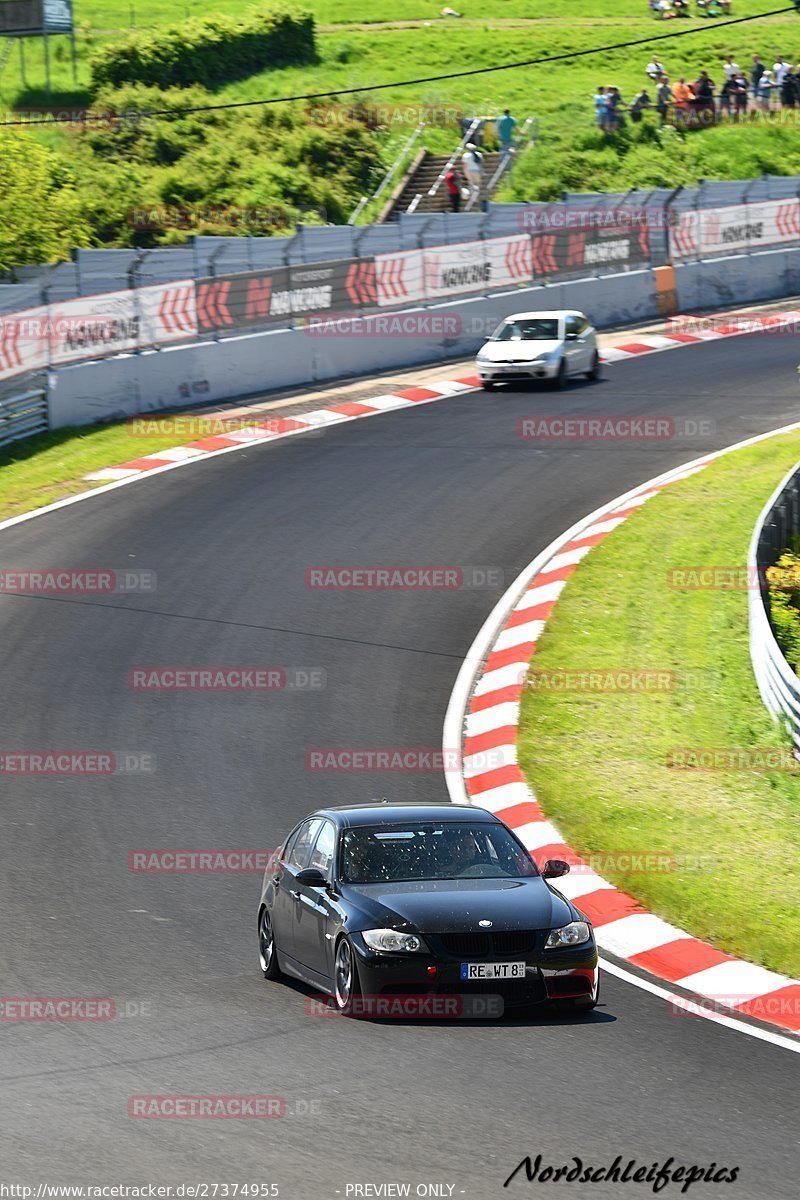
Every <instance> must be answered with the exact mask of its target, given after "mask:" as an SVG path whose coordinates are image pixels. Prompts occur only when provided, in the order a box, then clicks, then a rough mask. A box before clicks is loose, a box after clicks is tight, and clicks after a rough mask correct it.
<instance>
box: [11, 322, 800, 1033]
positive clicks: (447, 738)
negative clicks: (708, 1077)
mask: <svg viewBox="0 0 800 1200" xmlns="http://www.w3.org/2000/svg"><path fill="white" fill-rule="evenodd" d="M688 344H690V345H691V344H694V343H688ZM797 429H800V421H794V422H793V423H792V424H791V425H782V426H780V427H779V428H778V429H770V430H768V431H767V432H766V433H759V434H756V435H755V436H754V437H750V438H745V439H744V440H743V441H740V442H734V443H733V445H731V446H725V447H723V449H721V450H714V451H712V452H711V453H710V454H708V453H707V454H703V455H702V456H701V457H700V458H693V459H692V460H691V461H690V462H687V463H683V464H682V465H681V466H679V467H673V468H672V469H671V470H669V471H665V472H663V473H662V474H661V475H656V476H655V477H654V478H653V479H648V480H646V481H645V482H644V483H640V484H638V485H637V486H636V487H634V488H631V489H630V490H629V491H627V492H625V493H624V494H623V495H621V496H618V497H617V498H616V499H615V500H611V501H609V502H608V503H606V504H603V505H601V506H600V508H596V509H595V510H594V512H592V513H590V514H589V515H588V516H587V517H583V518H582V519H581V520H580V521H576V523H575V524H574V525H572V526H570V528H569V529H568V530H567V531H566V533H562V534H561V535H560V536H559V537H557V538H555V539H554V540H553V541H552V542H551V543H550V545H549V546H546V547H545V548H544V550H542V551H540V553H539V554H537V556H536V558H534V559H533V561H532V562H530V563H528V565H527V567H523V569H522V571H520V573H519V575H518V576H517V578H516V579H515V580H514V582H513V583H512V584H511V585H510V587H508V588H507V589H506V591H505V592H504V593H503V595H502V596H501V597H500V599H499V600H498V601H497V603H496V604H495V606H494V608H493V609H492V611H491V612H490V613H489V616H488V617H487V618H486V620H485V621H484V623H483V625H482V626H481V628H480V629H479V631H478V633H477V635H476V637H475V639H474V641H473V642H472V645H471V646H470V648H469V650H468V651H467V654H466V657H465V658H464V661H463V662H462V664H461V667H460V669H459V672H458V675H457V676H456V681H455V683H454V684H453V690H452V692H451V693H450V700H449V702H448V705H447V711H446V712H445V717H444V727H443V746H444V749H445V751H447V748H448V747H449V746H461V745H462V744H463V737H464V720H465V718H466V714H467V710H468V706H469V701H470V696H471V695H472V691H473V688H474V686H475V683H476V681H477V677H478V674H479V671H480V668H481V666H482V664H483V662H484V661H485V659H486V657H487V655H488V653H489V651H490V649H491V647H492V644H493V640H494V638H495V637H496V636H497V634H498V633H499V632H500V630H501V629H502V627H503V624H504V623H505V621H506V619H507V617H508V615H509V613H510V611H511V609H512V608H513V607H514V604H515V603H516V602H517V600H518V599H519V598H520V597H521V596H522V594H523V592H524V591H525V590H526V588H527V586H528V584H529V583H531V582H532V580H533V579H534V578H535V576H536V575H537V574H538V573H539V572H540V571H541V569H542V567H544V566H545V565H546V564H547V563H548V562H549V561H550V559H551V558H554V557H555V555H556V554H557V553H558V552H559V550H561V549H563V547H564V546H566V545H567V544H568V543H569V542H570V541H571V540H572V538H574V537H575V536H576V535H577V534H578V533H580V532H581V531H582V530H584V529H585V528H587V527H588V526H589V525H593V524H594V523H595V522H596V521H599V520H601V518H602V517H604V516H606V515H607V514H608V513H610V512H612V511H613V510H614V509H615V508H620V507H621V506H622V505H623V504H625V503H626V501H628V500H630V499H632V498H633V497H634V496H636V495H637V494H638V493H639V492H643V491H648V490H649V489H651V488H653V487H657V486H658V485H660V484H666V483H669V482H670V481H671V480H672V477H673V476H674V475H679V474H680V473H681V472H682V471H685V470H687V469H688V468H689V467H693V466H698V465H700V464H701V463H702V464H704V465H705V464H707V463H711V462H713V461H715V460H716V459H718V458H722V457H723V455H726V454H732V453H733V452H734V451H735V450H744V449H745V448H746V447H747V446H755V445H758V443H759V442H765V441H768V440H769V439H770V438H773V437H779V436H780V435H781V434H783V433H792V432H794V431H795V430H797ZM0 528H2V526H0ZM445 783H446V785H447V790H448V792H449V793H450V802H451V803H452V804H468V805H469V804H472V801H471V800H470V798H469V795H468V793H467V789H466V786H465V783H464V778H463V776H462V775H461V772H456V771H446V772H445ZM531 796H532V798H533V794H532V793H531ZM476 807H479V806H476ZM600 962H601V964H602V966H603V969H604V970H607V971H609V973H610V974H612V975H617V976H618V977H619V978H620V979H624V981H625V982H626V983H630V984H632V985H633V986H634V987H639V988H642V989H643V990H644V991H648V992H652V993H653V994H654V995H670V993H667V992H666V991H665V990H664V989H663V988H661V987H659V986H658V985H656V984H655V983H651V982H650V981H649V980H646V979H640V978H639V976H638V975H633V974H631V973H630V972H628V971H624V970H623V969H622V968H621V967H617V966H616V965H615V964H613V963H610V962H609V960H608V959H606V958H604V957H603V956H602V955H601V956H600ZM698 1015H699V1016H701V1017H703V1018H704V1019H705V1020H714V1021H717V1023H718V1024H722V1025H725V1026H726V1027H727V1028H730V1029H734V1030H736V1031H737V1032H739V1033H745V1034H747V1035H748V1036H750V1037H756V1038H760V1039H761V1040H762V1041H768V1042H772V1043H773V1044H774V1045H777V1046H784V1047H788V1048H789V1049H791V1050H794V1051H795V1052H800V1042H798V1043H795V1042H794V1041H792V1040H791V1039H789V1038H786V1037H783V1036H782V1035H781V1034H778V1033H772V1031H771V1030H766V1029H761V1028H760V1027H757V1026H751V1025H748V1024H745V1023H744V1022H743V1021H737V1020H735V1019H734V1018H732V1017H723V1016H720V1015H719V1014H717V1013H709V1012H706V1011H704V1010H702V1009H700V1010H699V1012H698Z"/></svg>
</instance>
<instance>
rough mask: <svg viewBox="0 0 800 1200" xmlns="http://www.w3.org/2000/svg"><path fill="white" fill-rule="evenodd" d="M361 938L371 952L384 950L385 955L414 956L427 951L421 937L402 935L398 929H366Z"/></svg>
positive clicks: (408, 934) (411, 934) (410, 934)
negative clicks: (416, 952)
mask: <svg viewBox="0 0 800 1200" xmlns="http://www.w3.org/2000/svg"><path fill="white" fill-rule="evenodd" d="M361 936H362V937H363V939H364V941H365V942H366V943H367V945H368V946H369V948H370V950H383V951H384V952H385V953H389V954H392V953H397V952H398V951H399V952H400V953H402V954H412V953H414V952H415V951H418V950H423V951H427V949H428V947H427V946H426V945H425V943H424V942H423V940H422V938H421V937H417V935H416V934H415V933H400V932H398V930H397V929H365V930H363V931H362V934H361Z"/></svg>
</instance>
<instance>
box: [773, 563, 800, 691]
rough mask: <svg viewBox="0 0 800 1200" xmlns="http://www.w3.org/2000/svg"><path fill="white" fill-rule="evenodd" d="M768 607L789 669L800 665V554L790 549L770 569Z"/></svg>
mask: <svg viewBox="0 0 800 1200" xmlns="http://www.w3.org/2000/svg"><path fill="white" fill-rule="evenodd" d="M767 584H768V586H769V608H770V616H771V618H772V625H773V628H774V630H775V637H776V638H777V641H778V645H779V646H780V648H781V650H782V651H783V656H784V658H785V659H786V661H787V662H788V664H789V666H790V667H792V669H793V670H794V671H795V672H798V664H800V554H798V553H797V551H796V550H787V551H786V552H785V553H784V554H782V555H781V556H780V558H779V559H778V561H777V562H776V563H775V565H774V566H772V567H768V568H767Z"/></svg>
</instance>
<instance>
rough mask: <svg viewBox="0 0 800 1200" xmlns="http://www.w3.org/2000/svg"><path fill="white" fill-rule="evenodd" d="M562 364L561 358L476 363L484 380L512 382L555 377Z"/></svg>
mask: <svg viewBox="0 0 800 1200" xmlns="http://www.w3.org/2000/svg"><path fill="white" fill-rule="evenodd" d="M560 366H561V359H560V358H557V359H555V361H552V362H551V361H549V360H548V361H546V362H531V363H483V362H479V363H476V364H475V367H476V370H477V372H478V374H479V375H480V377H481V381H482V382H486V381H488V382H489V383H503V381H504V380H507V381H508V382H509V383H511V382H512V381H513V380H515V379H554V378H555V376H556V375H557V374H558V368H559V367H560Z"/></svg>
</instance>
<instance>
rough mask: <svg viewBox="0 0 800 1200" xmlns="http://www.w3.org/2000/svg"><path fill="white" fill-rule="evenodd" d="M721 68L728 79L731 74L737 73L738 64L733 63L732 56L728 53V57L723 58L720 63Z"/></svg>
mask: <svg viewBox="0 0 800 1200" xmlns="http://www.w3.org/2000/svg"><path fill="white" fill-rule="evenodd" d="M722 69H723V71H724V72H725V78H726V80H727V79H730V78H731V77H732V76H733V75H738V73H739V64H738V63H735V62H734V61H733V56H732V55H731V54H729V55H728V57H727V58H726V59H725V62H724V63H723V64H722Z"/></svg>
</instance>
